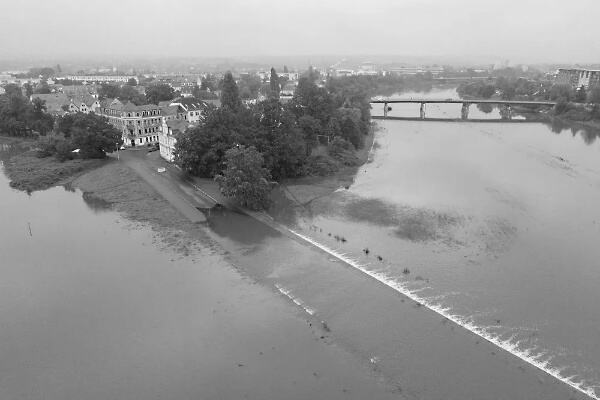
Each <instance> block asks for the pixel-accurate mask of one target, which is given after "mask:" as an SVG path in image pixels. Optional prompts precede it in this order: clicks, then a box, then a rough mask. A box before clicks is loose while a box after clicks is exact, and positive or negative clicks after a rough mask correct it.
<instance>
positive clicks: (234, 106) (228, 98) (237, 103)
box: [221, 72, 242, 111]
mask: <svg viewBox="0 0 600 400" xmlns="http://www.w3.org/2000/svg"><path fill="white" fill-rule="evenodd" d="M241 106H242V101H241V100H240V94H239V90H238V87H237V84H236V83H235V80H234V79H233V75H232V74H231V72H227V73H226V74H225V76H224V77H223V89H222V90H221V107H223V108H229V109H231V110H233V111H237V110H239V109H240V108H241Z"/></svg>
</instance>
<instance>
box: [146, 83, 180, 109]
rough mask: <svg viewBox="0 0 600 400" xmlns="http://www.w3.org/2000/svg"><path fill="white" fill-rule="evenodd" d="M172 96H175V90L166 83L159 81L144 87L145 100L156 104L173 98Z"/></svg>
mask: <svg viewBox="0 0 600 400" xmlns="http://www.w3.org/2000/svg"><path fill="white" fill-rule="evenodd" d="M173 98H175V91H174V90H173V88H172V87H171V86H169V85H167V84H164V83H159V84H158V85H152V86H148V87H147V88H146V100H147V101H148V103H152V104H158V103H159V102H161V101H166V100H173Z"/></svg>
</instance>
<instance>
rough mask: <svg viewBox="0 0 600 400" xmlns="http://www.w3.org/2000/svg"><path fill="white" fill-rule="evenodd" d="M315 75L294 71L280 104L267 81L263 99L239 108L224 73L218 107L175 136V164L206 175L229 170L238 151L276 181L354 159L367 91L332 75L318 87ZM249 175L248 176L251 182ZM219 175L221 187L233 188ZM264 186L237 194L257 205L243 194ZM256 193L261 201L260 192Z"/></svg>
mask: <svg viewBox="0 0 600 400" xmlns="http://www.w3.org/2000/svg"><path fill="white" fill-rule="evenodd" d="M315 81H316V74H314V73H312V72H309V73H307V74H305V76H303V77H301V78H300V79H299V82H298V86H297V88H296V92H295V94H294V97H293V99H292V100H291V101H289V102H288V103H286V104H282V103H281V102H280V101H279V99H278V96H279V88H280V86H279V85H273V86H272V89H271V90H270V91H269V98H268V99H267V100H265V101H262V102H259V103H258V104H256V105H252V106H249V107H246V106H243V105H242V101H241V96H240V90H239V87H238V85H237V84H236V82H235V80H234V79H233V77H232V75H231V73H227V74H226V75H225V77H224V80H223V85H222V89H221V107H220V108H211V109H209V110H208V112H207V115H206V118H205V120H204V121H203V123H202V124H201V125H199V126H198V127H196V128H193V129H190V130H187V131H186V132H185V133H183V134H182V135H180V136H179V137H178V139H177V144H176V156H175V160H176V163H177V164H178V165H179V166H181V168H182V169H183V170H184V171H187V172H189V173H191V174H193V175H197V176H204V177H211V178H212V177H215V176H223V175H222V174H223V173H225V172H226V171H232V170H235V168H232V165H233V163H236V164H238V165H242V164H244V162H242V161H240V160H239V158H240V157H242V158H243V157H247V158H249V159H250V160H253V161H252V162H250V161H248V163H249V164H250V165H254V164H256V159H260V161H261V165H262V167H264V171H265V174H266V175H264V176H262V179H263V180H265V179H267V178H268V179H274V180H275V181H279V180H282V179H285V178H292V177H299V176H304V175H313V174H318V175H324V174H328V173H331V172H332V171H335V170H336V169H337V168H339V167H341V166H342V165H344V164H346V165H353V164H356V161H357V159H356V156H355V155H354V151H355V150H356V149H359V148H361V147H363V145H364V138H365V135H367V134H368V132H369V127H370V105H369V97H368V94H367V93H366V92H365V91H364V90H363V88H362V87H361V86H360V85H355V84H354V82H353V81H351V80H347V79H345V78H344V79H339V80H338V79H331V80H329V82H327V85H326V86H325V87H320V86H318V85H317V84H316V82H315ZM231 149H244V151H240V152H236V151H230V150H231ZM227 154H229V155H230V159H227ZM240 154H241V155H240ZM238 178H239V177H238ZM255 178H256V177H254V178H253V180H252V181H257V180H256V179H255ZM223 179H224V178H223ZM223 179H221V182H222V183H223V187H228V188H229V191H228V193H237V192H236V191H235V190H232V189H231V187H230V185H229V186H228V185H227V184H225V182H227V181H226V180H225V181H224V180H223ZM250 180H251V179H250V177H249V176H247V177H246V179H242V178H239V179H237V180H236V181H237V182H238V183H239V184H240V185H242V186H243V185H246V186H248V185H247V184H248V182H249V181H250ZM254 186H255V185H250V186H248V187H249V188H250V187H254ZM266 187H267V186H265V185H262V186H261V185H259V186H258V187H257V188H254V189H252V190H249V193H247V195H246V196H245V197H244V196H243V197H244V198H242V199H239V200H240V201H242V202H245V204H246V205H248V206H250V207H252V208H260V207H261V206H264V201H262V200H260V201H259V200H257V201H249V200H248V199H249V198H254V197H256V196H258V195H259V194H260V192H261V189H260V188H263V189H264V188H266ZM265 190H266V189H265ZM238 194H239V193H238ZM262 194H263V195H264V193H262ZM259 197H260V196H259ZM260 198H261V199H263V200H264V196H262V197H260Z"/></svg>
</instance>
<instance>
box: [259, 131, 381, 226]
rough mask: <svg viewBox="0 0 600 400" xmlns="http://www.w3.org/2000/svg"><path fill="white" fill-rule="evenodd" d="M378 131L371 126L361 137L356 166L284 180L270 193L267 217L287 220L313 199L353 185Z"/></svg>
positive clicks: (304, 209)
mask: <svg viewBox="0 0 600 400" xmlns="http://www.w3.org/2000/svg"><path fill="white" fill-rule="evenodd" d="M378 129H379V127H378V125H377V123H375V122H373V123H372V126H371V129H370V130H369V134H368V135H367V136H365V142H364V146H363V147H362V148H360V149H358V150H357V151H356V153H355V155H356V157H357V160H358V162H357V165H356V166H352V167H350V166H346V167H343V168H341V169H340V170H338V171H336V172H334V173H332V174H329V175H327V176H308V177H302V178H296V179H288V180H285V181H283V182H281V183H280V184H279V186H278V187H276V188H275V189H274V190H273V193H272V200H273V204H272V206H271V207H270V208H269V210H268V213H269V214H270V215H271V216H273V217H275V218H279V219H283V220H287V219H288V218H289V214H290V211H294V212H296V213H299V214H302V213H303V212H305V211H306V207H308V206H309V205H310V203H311V202H312V201H314V200H316V199H319V198H321V197H325V196H328V195H329V194H331V193H333V192H334V191H336V190H338V189H343V188H348V187H350V185H352V183H353V182H354V178H355V176H356V173H357V172H358V171H359V170H360V168H361V167H362V166H363V165H364V164H365V163H368V162H370V159H369V157H370V155H371V151H372V150H373V149H376V148H377V146H378V145H377V142H376V141H375V134H376V132H377V131H378Z"/></svg>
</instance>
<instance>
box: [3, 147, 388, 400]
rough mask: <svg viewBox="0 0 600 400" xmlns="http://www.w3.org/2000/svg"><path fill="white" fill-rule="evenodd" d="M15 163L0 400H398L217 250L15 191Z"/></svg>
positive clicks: (95, 209)
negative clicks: (187, 247) (181, 249)
mask: <svg viewBox="0 0 600 400" xmlns="http://www.w3.org/2000/svg"><path fill="white" fill-rule="evenodd" d="M11 153H14V147H12V146H7V145H0V399H2V400H5V399H6V400H17V399H23V400H65V399H86V400H104V399H124V400H125V399H132V400H133V399H178V400H179V399H182V400H183V399H186V400H191V399H208V400H211V399H215V400H218V399H243V398H247V399H281V398H286V399H297V400H301V399H307V398H319V397H321V396H324V397H325V398H331V399H347V398H353V399H356V400H359V399H364V398H367V397H371V396H373V398H378V399H391V398H396V396H395V395H394V393H393V391H390V390H387V389H385V388H384V387H383V386H382V385H381V384H380V382H379V381H378V380H377V379H376V376H375V375H373V374H372V369H371V368H370V367H369V366H368V365H367V364H366V363H362V362H360V361H357V358H356V357H354V356H352V355H351V354H349V353H348V352H345V351H342V350H340V349H339V348H337V347H335V346H331V345H329V344H327V343H326V342H324V341H323V340H319V337H318V336H315V333H314V332H312V331H311V328H310V326H309V324H308V323H307V322H306V318H305V316H304V315H300V313H299V312H298V310H297V309H296V308H295V306H294V305H293V304H292V303H289V302H288V301H287V299H285V298H283V296H281V295H280V294H279V293H278V292H276V291H274V290H271V289H268V288H265V287H262V286H260V285H256V284H255V282H253V281H251V280H249V279H247V278H246V277H242V276H240V274H239V272H238V271H236V270H235V269H234V268H233V267H231V265H230V263H229V262H227V261H226V260H225V259H224V258H223V257H222V256H221V255H220V254H218V253H215V252H213V251H212V250H211V249H210V248H209V247H208V246H204V245H203V244H201V243H200V246H199V247H200V248H199V249H197V250H193V251H191V253H190V254H189V255H187V256H183V255H181V254H179V253H178V252H176V251H175V250H174V249H173V248H171V247H169V246H167V245H165V244H164V243H163V242H162V241H161V240H160V236H157V235H156V233H155V232H154V231H153V230H152V228H151V227H150V226H148V225H144V224H138V223H133V222H131V221H128V220H127V219H126V218H124V217H123V216H121V215H119V214H117V213H115V212H113V211H110V210H107V209H106V205H105V204H102V203H101V202H97V201H96V202H93V201H89V199H88V200H87V202H86V201H84V200H85V199H86V198H85V197H82V193H81V192H80V191H71V190H66V189H65V188H63V187H55V188H52V189H49V190H46V191H43V192H34V193H32V194H31V195H27V194H26V193H23V192H18V191H16V190H13V189H11V188H10V187H9V185H8V180H7V178H6V177H5V176H4V174H3V173H2V161H3V160H6V159H7V157H9V156H10V155H11ZM133 200H134V201H135V200H139V199H133ZM182 235H184V234H183V233H182Z"/></svg>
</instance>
